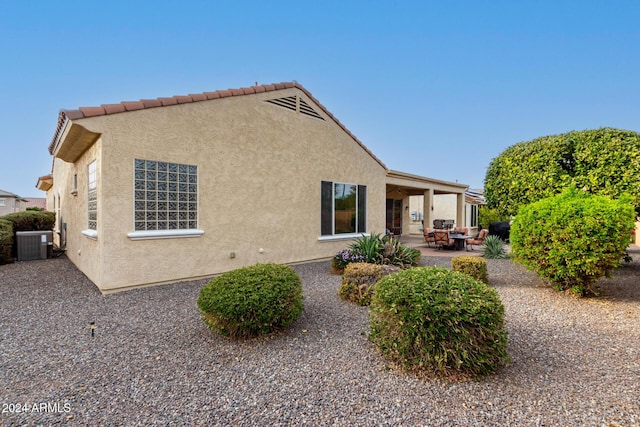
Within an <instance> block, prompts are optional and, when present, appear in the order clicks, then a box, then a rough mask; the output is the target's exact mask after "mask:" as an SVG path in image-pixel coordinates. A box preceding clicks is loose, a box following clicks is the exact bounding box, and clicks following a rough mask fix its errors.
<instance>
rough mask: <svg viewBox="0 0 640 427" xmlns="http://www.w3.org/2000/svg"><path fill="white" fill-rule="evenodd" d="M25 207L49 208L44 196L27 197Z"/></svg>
mask: <svg viewBox="0 0 640 427" xmlns="http://www.w3.org/2000/svg"><path fill="white" fill-rule="evenodd" d="M25 200H26V202H27V204H26V205H25V208H32V207H33V208H40V209H47V199H46V198H44V197H27V198H25Z"/></svg>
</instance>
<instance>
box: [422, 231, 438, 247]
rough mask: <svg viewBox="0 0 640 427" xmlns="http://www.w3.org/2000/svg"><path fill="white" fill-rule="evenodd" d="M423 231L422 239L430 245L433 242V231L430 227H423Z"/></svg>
mask: <svg viewBox="0 0 640 427" xmlns="http://www.w3.org/2000/svg"><path fill="white" fill-rule="evenodd" d="M423 233H424V241H425V243H426V244H427V246H429V247H431V244H432V243H434V242H435V238H434V237H433V231H431V229H430V228H425V229H424V230H423Z"/></svg>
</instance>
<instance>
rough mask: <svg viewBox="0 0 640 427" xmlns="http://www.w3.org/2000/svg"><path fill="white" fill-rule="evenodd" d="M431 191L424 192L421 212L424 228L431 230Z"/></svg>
mask: <svg viewBox="0 0 640 427" xmlns="http://www.w3.org/2000/svg"><path fill="white" fill-rule="evenodd" d="M432 209H433V190H432V189H430V188H429V189H428V190H424V200H423V202H422V212H423V217H422V219H423V220H424V228H433V215H432V213H433V210H432Z"/></svg>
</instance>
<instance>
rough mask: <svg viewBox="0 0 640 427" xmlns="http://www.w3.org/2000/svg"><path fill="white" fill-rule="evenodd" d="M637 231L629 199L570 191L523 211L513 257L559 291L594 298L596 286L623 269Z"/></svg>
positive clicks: (513, 236)
mask: <svg viewBox="0 0 640 427" xmlns="http://www.w3.org/2000/svg"><path fill="white" fill-rule="evenodd" d="M633 226H634V208H633V206H632V205H631V203H630V199H625V198H622V199H620V200H612V199H610V198H608V197H606V196H596V195H591V194H587V193H584V192H582V191H579V190H576V189H575V188H570V189H568V190H565V191H564V192H563V193H562V194H560V195H557V196H554V197H549V198H546V199H543V200H540V201H539V202H536V203H532V204H530V205H529V206H526V207H524V208H522V209H520V211H519V212H518V215H517V216H516V217H515V219H514V221H513V224H512V227H511V248H512V254H513V256H514V258H515V260H516V261H518V262H520V263H522V264H524V265H526V266H528V267H529V268H531V269H533V270H535V271H536V272H537V273H538V275H540V276H541V277H543V278H545V279H547V280H549V281H550V282H551V283H553V284H554V286H555V287H556V288H557V289H559V290H571V291H572V292H573V293H575V294H577V295H585V294H594V293H595V289H594V288H593V285H594V284H595V282H596V281H597V280H598V279H599V278H600V277H603V276H605V275H608V274H609V273H610V272H611V271H612V270H613V269H614V268H616V267H619V266H620V263H621V259H622V258H623V257H624V255H625V249H626V248H627V246H628V245H629V242H630V232H631V230H632V229H633Z"/></svg>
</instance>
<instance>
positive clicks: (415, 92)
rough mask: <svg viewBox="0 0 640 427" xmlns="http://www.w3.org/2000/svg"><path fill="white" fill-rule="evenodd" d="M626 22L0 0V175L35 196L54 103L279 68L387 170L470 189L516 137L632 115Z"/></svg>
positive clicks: (531, 11) (634, 37)
mask: <svg viewBox="0 0 640 427" xmlns="http://www.w3.org/2000/svg"><path fill="white" fill-rule="evenodd" d="M638 22H640V2H638V1H616V0H610V1H604V0H603V1H588V0H583V1H562V0H558V1H516V0H513V1H482V0H473V1H455V0H452V1H442V0H440V1H404V2H400V1H387V2H382V1H375V0H371V1H346V0H344V1H323V2H305V1H300V0H298V1H241V0H237V1H213V0H212V1H188V0H185V1H181V2H175V1H163V0H156V1H101V2H99V1H89V0H83V1H64V0H61V1H56V2H51V1H29V2H26V1H25V2H22V1H18V2H10V1H3V2H1V3H0V54H1V55H2V60H1V61H0V64H1V65H0V88H1V91H0V94H1V96H0V123H1V124H2V132H1V133H0V189H3V190H6V191H11V192H13V193H17V194H19V195H21V196H24V197H29V196H32V197H43V196H44V193H43V192H41V191H39V190H37V189H36V188H35V184H36V181H37V178H38V177H39V176H42V175H46V174H49V173H50V172H51V157H50V155H49V153H48V151H47V147H48V145H49V143H50V142H51V138H52V137H53V133H54V130H55V127H56V121H57V115H58V111H59V110H60V109H63V108H64V109H74V108H77V107H81V106H83V107H84V106H95V105H100V104H108V103H116V102H120V101H133V100H138V99H143V98H157V97H162V96H173V95H185V94H189V93H199V92H205V91H213V90H218V89H228V88H239V87H245V86H250V85H253V84H254V83H255V82H258V83H260V84H264V83H277V82H283V81H293V80H295V81H297V82H298V83H300V84H302V85H303V86H304V87H305V88H306V89H307V90H309V91H310V92H311V93H312V94H313V95H314V96H315V97H316V98H317V99H318V100H319V101H320V102H321V103H322V104H323V105H324V106H325V107H326V108H327V109H329V111H331V112H332V113H333V114H334V115H335V116H336V117H337V118H338V119H339V120H340V121H341V122H342V123H343V124H344V125H345V126H346V127H347V128H348V129H349V130H351V132H353V133H354V134H355V135H356V136H357V137H358V138H359V139H360V140H361V141H362V142H363V143H364V144H365V145H367V147H369V149H371V151H373V152H374V153H375V154H376V156H378V157H379V158H380V159H381V160H382V161H383V162H384V163H385V164H386V165H387V167H389V168H390V169H395V170H400V171H403V172H409V173H413V174H418V175H424V176H429V177H432V178H437V179H441V180H447V181H456V180H457V181H459V182H461V183H465V184H468V185H470V186H471V187H473V188H477V187H482V185H483V180H484V176H485V172H486V168H487V166H488V165H489V162H490V161H491V159H493V158H494V157H496V156H497V155H499V154H500V153H501V152H502V151H503V150H504V149H506V148H507V147H508V146H510V145H513V144H515V143H517V142H520V141H528V140H531V139H534V138H536V137H539V136H544V135H551V134H558V133H563V132H568V131H570V130H584V129H594V128H599V127H605V126H607V127H616V128H621V129H627V130H633V131H640V105H639V102H640V26H638ZM436 155H443V156H445V158H446V159H448V161H446V160H445V161H443V160H442V159H436V158H435V157H434V156H436ZM354 167H357V166H355V165H354Z"/></svg>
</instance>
